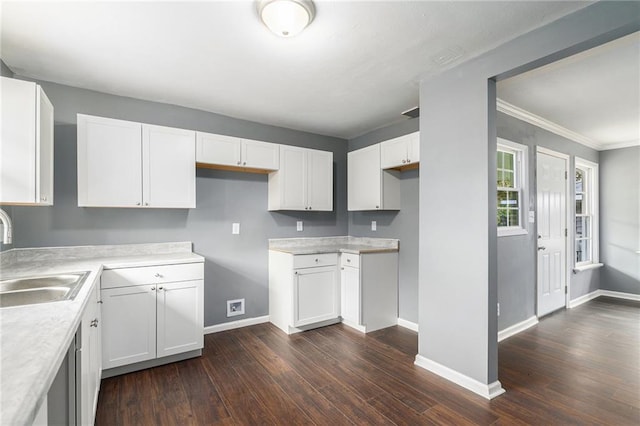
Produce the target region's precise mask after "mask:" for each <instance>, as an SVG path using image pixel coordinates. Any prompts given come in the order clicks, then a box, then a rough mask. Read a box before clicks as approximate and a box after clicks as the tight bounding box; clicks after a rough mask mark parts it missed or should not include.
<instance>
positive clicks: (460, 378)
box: [415, 355, 505, 399]
mask: <svg viewBox="0 0 640 426" xmlns="http://www.w3.org/2000/svg"><path fill="white" fill-rule="evenodd" d="M415 365H417V366H418V367H421V368H424V369H425V370H429V371H431V372H432V373H435V374H437V375H438V376H440V377H444V378H445V379H447V380H449V381H451V382H453V383H455V384H457V385H459V386H462V387H463V388H465V389H468V390H470V391H471V392H473V393H476V394H478V395H480V396H482V397H483V398H486V399H493V398H495V397H496V396H498V395H502V394H503V393H505V390H504V389H503V388H502V384H501V383H500V382H499V381H498V380H496V381H495V382H493V383H490V384H484V383H481V382H479V381H477V380H476V379H472V378H471V377H469V376H465V375H464V374H462V373H459V372H457V371H455V370H452V369H451V368H449V367H445V366H444V365H442V364H439V363H437V362H435V361H432V360H430V359H429V358H426V357H423V356H422V355H416V361H415Z"/></svg>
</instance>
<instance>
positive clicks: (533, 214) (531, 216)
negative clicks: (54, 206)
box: [529, 210, 536, 223]
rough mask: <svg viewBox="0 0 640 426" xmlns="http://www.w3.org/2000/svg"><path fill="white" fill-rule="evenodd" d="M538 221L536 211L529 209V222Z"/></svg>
mask: <svg viewBox="0 0 640 426" xmlns="http://www.w3.org/2000/svg"><path fill="white" fill-rule="evenodd" d="M535 222H536V212H535V211H533V210H530V211H529V223H535Z"/></svg>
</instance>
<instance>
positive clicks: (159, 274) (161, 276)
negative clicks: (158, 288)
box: [154, 272, 164, 278]
mask: <svg viewBox="0 0 640 426" xmlns="http://www.w3.org/2000/svg"><path fill="white" fill-rule="evenodd" d="M154 277H156V278H164V275H162V274H161V273H159V272H158V273H156V274H155V275H154Z"/></svg>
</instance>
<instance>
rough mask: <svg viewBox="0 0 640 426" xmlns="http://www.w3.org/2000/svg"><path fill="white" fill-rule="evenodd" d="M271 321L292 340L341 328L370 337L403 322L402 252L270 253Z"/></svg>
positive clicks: (273, 251)
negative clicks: (400, 297)
mask: <svg viewBox="0 0 640 426" xmlns="http://www.w3.org/2000/svg"><path fill="white" fill-rule="evenodd" d="M269 316H270V321H271V322H272V323H273V324H274V325H275V326H277V327H278V328H280V329H281V330H282V331H284V332H285V333H287V334H293V333H298V332H301V331H305V330H309V329H313V328H318V327H323V326H326V325H330V324H335V323H338V322H343V323H344V324H345V325H347V326H349V327H352V328H354V329H356V330H358V331H360V332H363V333H368V332H371V331H375V330H379V329H381V328H385V327H390V326H393V325H396V324H397V321H398V252H397V251H384V252H372V253H360V254H353V253H319V254H292V253H287V252H283V251H278V250H269Z"/></svg>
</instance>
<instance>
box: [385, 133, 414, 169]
mask: <svg viewBox="0 0 640 426" xmlns="http://www.w3.org/2000/svg"><path fill="white" fill-rule="evenodd" d="M408 142H409V141H408V138H407V137H406V136H401V137H399V138H395V139H390V140H388V141H384V142H381V143H380V166H381V167H382V168H383V169H388V168H391V167H399V166H404V165H406V164H407V158H408V155H407V154H408V149H409V147H408Z"/></svg>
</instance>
